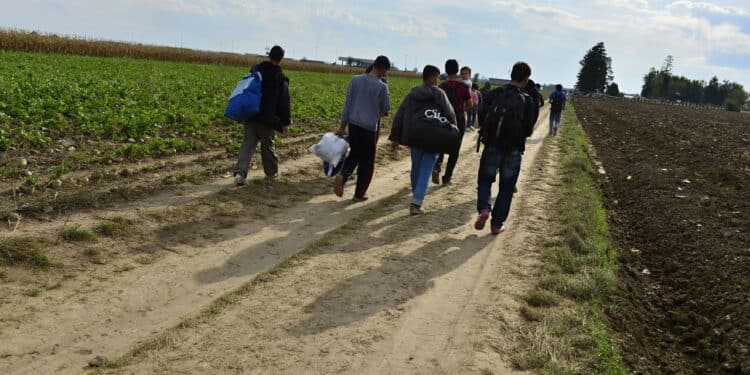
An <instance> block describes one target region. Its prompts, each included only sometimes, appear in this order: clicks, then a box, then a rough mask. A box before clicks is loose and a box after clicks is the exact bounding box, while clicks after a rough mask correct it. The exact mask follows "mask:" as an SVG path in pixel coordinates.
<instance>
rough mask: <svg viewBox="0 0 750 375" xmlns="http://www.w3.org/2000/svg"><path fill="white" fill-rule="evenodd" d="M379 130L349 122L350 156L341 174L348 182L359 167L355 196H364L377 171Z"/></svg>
mask: <svg viewBox="0 0 750 375" xmlns="http://www.w3.org/2000/svg"><path fill="white" fill-rule="evenodd" d="M378 135H379V134H378V132H372V131H369V130H366V129H364V128H361V127H359V126H357V125H353V124H349V148H350V150H349V156H347V158H346V160H345V161H344V167H343V168H342V169H341V176H343V177H344V182H346V181H347V180H348V179H349V178H350V177H351V176H352V174H353V173H354V169H355V168H356V169H357V189H356V190H355V192H354V196H355V197H357V198H362V197H364V196H365V194H367V189H368V188H369V187H370V182H371V181H372V174H373V173H374V172H375V150H376V148H377V145H378Z"/></svg>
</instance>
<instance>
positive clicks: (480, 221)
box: [474, 210, 490, 230]
mask: <svg viewBox="0 0 750 375" xmlns="http://www.w3.org/2000/svg"><path fill="white" fill-rule="evenodd" d="M489 218H490V211H488V210H482V212H480V213H479V217H478V218H477V221H476V222H475V223H474V229H476V230H482V229H484V224H486V223H487V219H489Z"/></svg>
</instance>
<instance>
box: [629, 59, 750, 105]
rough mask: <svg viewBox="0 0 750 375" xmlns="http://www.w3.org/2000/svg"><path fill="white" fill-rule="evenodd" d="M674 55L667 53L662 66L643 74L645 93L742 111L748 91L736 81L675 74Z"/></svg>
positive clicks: (667, 98) (642, 94)
mask: <svg viewBox="0 0 750 375" xmlns="http://www.w3.org/2000/svg"><path fill="white" fill-rule="evenodd" d="M673 64H674V58H673V57H672V56H667V58H666V59H665V60H664V65H663V66H662V68H661V69H658V70H657V69H656V68H651V70H649V72H648V74H646V75H645V76H644V77H643V88H642V89H641V96H643V97H646V98H654V99H666V100H674V101H677V100H679V101H683V102H690V103H697V104H712V105H716V106H723V107H724V108H725V109H727V110H729V111H740V110H741V109H742V106H743V105H744V104H745V102H746V101H747V97H748V93H747V92H746V91H745V89H744V87H743V86H742V85H741V84H739V83H736V82H730V81H726V80H725V81H722V82H720V81H719V78H718V77H716V76H714V77H713V78H711V80H710V81H708V83H706V81H703V80H695V79H689V78H686V77H683V76H676V75H674V74H672V66H673Z"/></svg>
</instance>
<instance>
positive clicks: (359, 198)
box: [352, 195, 370, 202]
mask: <svg viewBox="0 0 750 375" xmlns="http://www.w3.org/2000/svg"><path fill="white" fill-rule="evenodd" d="M368 199H370V197H368V196H366V195H365V196H363V197H358V196H356V195H355V196H354V198H352V200H353V201H354V202H364V201H366V200H368Z"/></svg>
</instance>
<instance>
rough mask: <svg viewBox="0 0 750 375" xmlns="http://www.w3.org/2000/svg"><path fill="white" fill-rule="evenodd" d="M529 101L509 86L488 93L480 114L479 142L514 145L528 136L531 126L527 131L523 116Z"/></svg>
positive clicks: (527, 97)
mask: <svg viewBox="0 0 750 375" xmlns="http://www.w3.org/2000/svg"><path fill="white" fill-rule="evenodd" d="M531 100H532V98H531V97H529V95H528V94H526V93H523V92H521V91H520V90H518V89H516V88H513V87H509V86H506V87H500V88H497V89H494V90H492V91H490V93H489V95H488V98H486V99H485V105H484V106H483V108H482V113H481V114H480V118H481V119H482V122H481V124H480V126H481V128H482V130H481V132H480V133H479V137H480V140H481V141H482V142H483V143H484V144H496V143H501V142H512V143H515V142H517V141H519V140H522V139H523V138H526V137H528V136H530V135H531V132H532V131H533V124H532V126H531V127H530V128H531V129H529V127H528V126H527V125H526V123H527V122H528V121H524V120H526V119H524V116H525V111H526V105H527V103H529V101H531Z"/></svg>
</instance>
